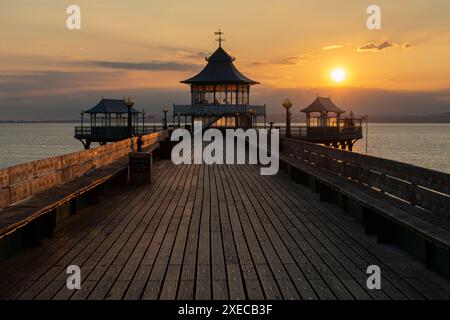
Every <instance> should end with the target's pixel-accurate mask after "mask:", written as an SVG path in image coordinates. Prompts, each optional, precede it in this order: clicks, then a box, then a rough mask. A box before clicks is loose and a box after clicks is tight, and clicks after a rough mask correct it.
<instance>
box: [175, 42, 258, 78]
mask: <svg viewBox="0 0 450 320" xmlns="http://www.w3.org/2000/svg"><path fill="white" fill-rule="evenodd" d="M206 61H208V64H207V65H206V66H205V67H204V68H203V70H202V71H200V73H199V74H197V75H196V76H194V77H192V78H189V79H187V80H184V81H181V83H187V84H200V83H203V84H206V83H243V84H258V83H259V82H257V81H254V80H251V79H249V78H247V77H246V76H244V75H243V74H242V73H241V72H239V70H238V69H237V68H236V67H235V66H234V64H233V61H234V58H233V57H231V56H230V55H229V54H228V53H227V52H226V51H225V50H224V49H223V48H222V47H219V48H217V50H216V51H215V52H214V53H213V54H212V55H211V56H210V57H209V58H206Z"/></svg>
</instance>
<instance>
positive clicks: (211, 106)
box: [173, 31, 266, 129]
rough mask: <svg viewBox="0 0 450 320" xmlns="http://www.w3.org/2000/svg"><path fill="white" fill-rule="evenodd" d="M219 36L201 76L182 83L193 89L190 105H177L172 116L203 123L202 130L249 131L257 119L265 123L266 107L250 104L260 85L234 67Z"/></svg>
mask: <svg viewBox="0 0 450 320" xmlns="http://www.w3.org/2000/svg"><path fill="white" fill-rule="evenodd" d="M215 34H216V35H218V39H217V41H218V42H219V47H218V48H217V50H216V51H215V52H214V53H213V54H212V55H211V56H210V57H209V58H205V59H206V61H207V62H208V63H207V65H206V66H205V67H204V68H203V70H202V71H200V73H198V74H197V75H195V76H194V77H192V78H189V79H187V80H184V81H181V83H184V84H188V85H189V86H190V88H191V103H190V105H174V106H173V116H174V119H175V117H178V123H180V117H184V118H185V122H186V121H187V119H190V121H191V123H192V124H193V122H194V121H201V122H202V126H203V128H204V129H205V128H208V127H218V128H236V127H241V128H250V127H254V126H256V123H257V121H258V117H259V116H262V117H264V123H265V119H266V106H265V105H251V104H250V88H251V86H253V85H256V84H259V82H257V81H254V80H252V79H250V78H248V77H246V76H245V75H244V74H242V73H241V72H240V71H239V70H238V69H237V68H236V66H235V65H234V63H233V62H234V61H235V58H233V57H231V56H230V55H229V54H228V53H227V52H226V51H225V50H224V49H223V48H222V42H223V41H224V39H223V38H222V35H223V32H221V31H219V32H216V33H215Z"/></svg>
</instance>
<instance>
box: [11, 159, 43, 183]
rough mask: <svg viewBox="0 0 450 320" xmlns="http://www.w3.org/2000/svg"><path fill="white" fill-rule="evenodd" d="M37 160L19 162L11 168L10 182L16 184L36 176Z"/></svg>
mask: <svg viewBox="0 0 450 320" xmlns="http://www.w3.org/2000/svg"><path fill="white" fill-rule="evenodd" d="M35 164H36V162H35V161H33V162H29V163H24V164H19V165H17V166H14V167H10V168H9V184H10V185H11V186H12V185H16V184H19V183H23V182H28V181H30V180H32V179H33V178H34V177H35Z"/></svg>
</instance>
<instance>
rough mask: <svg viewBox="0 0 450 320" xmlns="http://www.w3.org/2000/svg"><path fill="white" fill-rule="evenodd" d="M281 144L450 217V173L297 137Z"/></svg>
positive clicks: (297, 155)
mask: <svg viewBox="0 0 450 320" xmlns="http://www.w3.org/2000/svg"><path fill="white" fill-rule="evenodd" d="M282 146H283V148H284V152H285V153H287V154H288V155H289V156H291V157H295V158H296V159H302V160H304V161H307V162H310V163H311V164H314V165H316V166H318V167H321V168H324V169H326V170H330V171H332V172H334V173H338V174H341V175H342V176H344V177H346V178H350V179H352V180H354V181H356V182H359V183H363V184H365V185H368V186H370V187H374V188H376V189H378V190H381V191H382V192H386V193H389V194H391V195H393V196H395V197H398V198H401V199H403V200H405V201H408V202H410V203H412V204H414V205H418V206H421V207H422V208H424V209H427V210H429V211H431V212H434V213H438V214H440V215H446V216H448V217H450V174H447V173H443V172H438V171H435V170H430V169H426V168H421V167H417V166H414V165H410V164H406V163H401V162H397V161H394V160H389V159H383V158H377V157H373V156H368V155H364V154H359V153H353V152H348V151H343V150H339V149H334V148H328V147H324V146H321V145H317V144H312V143H307V142H303V141H299V140H294V139H283V141H282Z"/></svg>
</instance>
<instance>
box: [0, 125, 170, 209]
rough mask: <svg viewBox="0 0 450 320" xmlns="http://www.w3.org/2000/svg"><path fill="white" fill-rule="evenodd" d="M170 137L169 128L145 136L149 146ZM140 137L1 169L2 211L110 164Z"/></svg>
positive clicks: (0, 201)
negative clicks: (168, 134)
mask: <svg viewBox="0 0 450 320" xmlns="http://www.w3.org/2000/svg"><path fill="white" fill-rule="evenodd" d="M166 137H167V131H160V132H156V133H152V134H149V135H144V136H142V147H143V148H146V147H148V146H150V145H152V144H154V143H156V142H158V141H161V140H163V139H165V138H166ZM137 140H138V137H133V138H130V139H125V140H122V141H118V142H114V143H110V144H106V145H104V146H99V147H96V148H92V149H89V150H84V151H78V152H74V153H70V154H66V155H62V156H57V157H52V158H46V159H42V160H37V161H32V162H28V163H24V164H19V165H16V166H13V167H9V168H3V169H0V210H1V209H3V208H5V207H8V206H10V205H12V204H14V203H16V202H19V201H21V200H24V199H26V198H29V197H31V196H32V195H34V194H36V193H39V192H42V191H44V190H47V189H49V188H51V187H52V186H55V185H58V184H62V183H65V182H68V181H70V180H72V179H74V178H77V177H80V176H83V175H84V174H86V173H88V172H90V171H92V170H96V169H99V168H101V167H104V166H106V165H109V164H110V163H112V162H114V161H115V160H118V159H120V158H122V157H124V156H126V155H127V154H128V153H129V152H130V151H132V150H135V149H136V148H137Z"/></svg>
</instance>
